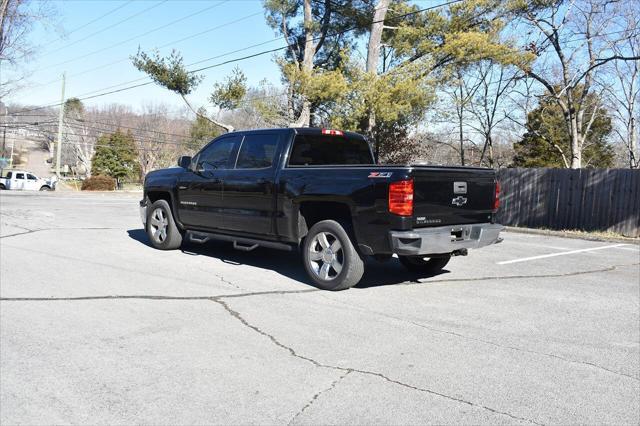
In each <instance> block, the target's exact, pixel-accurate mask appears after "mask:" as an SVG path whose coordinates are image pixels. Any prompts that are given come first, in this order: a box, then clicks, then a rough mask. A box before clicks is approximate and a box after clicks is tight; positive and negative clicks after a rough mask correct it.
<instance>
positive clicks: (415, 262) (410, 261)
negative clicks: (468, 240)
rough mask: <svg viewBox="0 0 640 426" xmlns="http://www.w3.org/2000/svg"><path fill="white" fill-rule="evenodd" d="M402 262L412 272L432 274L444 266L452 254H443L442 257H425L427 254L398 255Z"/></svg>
mask: <svg viewBox="0 0 640 426" xmlns="http://www.w3.org/2000/svg"><path fill="white" fill-rule="evenodd" d="M398 258H399V259H400V263H402V265H403V266H404V267H405V268H407V269H408V270H409V271H411V272H415V273H419V274H425V275H431V274H436V273H438V272H440V271H441V270H442V268H444V267H445V266H446V265H447V263H449V260H451V255H443V256H440V257H425V256H398Z"/></svg>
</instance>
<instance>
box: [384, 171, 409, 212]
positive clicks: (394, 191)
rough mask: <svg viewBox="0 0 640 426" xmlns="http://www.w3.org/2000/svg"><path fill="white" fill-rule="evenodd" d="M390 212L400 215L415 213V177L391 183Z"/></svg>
mask: <svg viewBox="0 0 640 426" xmlns="http://www.w3.org/2000/svg"><path fill="white" fill-rule="evenodd" d="M389 212H390V213H394V214H397V215H399V216H411V215H412V214H413V179H409V180H400V181H398V182H392V183H391V184H389Z"/></svg>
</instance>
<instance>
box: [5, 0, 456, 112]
mask: <svg viewBox="0 0 640 426" xmlns="http://www.w3.org/2000/svg"><path fill="white" fill-rule="evenodd" d="M164 1H168V0H164ZM462 1H463V0H451V1H449V2H446V3H442V4H439V5H436V6H430V7H426V8H423V9H418V10H415V11H412V12H408V13H405V14H403V15H398V16H395V17H393V18H392V19H389V20H394V21H395V20H397V19H402V18H406V17H407V16H411V15H415V14H418V13H422V12H425V11H428V10H433V9H437V8H440V7H445V6H449V5H452V4H455V3H460V2H462ZM385 21H387V19H380V20H377V21H372V22H371V24H375V23H380V22H385ZM359 28H360V26H354V27H351V28H347V29H344V30H342V31H338V32H336V33H333V34H329V35H327V36H326V37H336V36H339V35H342V34H345V33H348V32H351V31H354V30H357V29H359ZM320 38H321V37H320V36H319V37H315V38H314V39H313V41H317V40H319V39H320ZM290 46H291V45H290V44H287V45H285V46H281V47H277V48H274V49H269V50H264V51H261V52H257V53H254V54H251V55H246V56H243V57H240V58H235V59H230V60H227V61H223V62H218V63H216V64H213V65H209V66H206V67H202V68H198V69H195V70H190V71H188V73H190V74H193V73H196V72H201V71H204V70H208V69H212V68H216V67H220V66H223V65H228V64H231V63H234V62H240V61H245V60H247V59H252V58H255V57H258V56H263V55H266V54H269V53H275V52H278V51H281V50H285V49H288V48H289V47H290ZM151 83H153V81H149V82H146V83H140V84H135V85H132V86H127V87H123V88H121V89H116V90H112V91H109V92H104V93H99V94H96V95H92V96H86V97H83V98H78V99H79V100H81V101H82V100H87V99H94V98H98V97H101V96H107V95H111V94H114V93H119V92H123V91H126V90H131V89H135V88H138V87H142V86H147V85H149V84H151ZM59 105H62V104H61V103H54V104H51V105H45V106H41V107H37V108H31V109H27V110H22V111H17V112H13V113H11V114H10V115H15V114H18V113H20V112H30V111H36V110H39V109H44V108H50V107H53V106H59Z"/></svg>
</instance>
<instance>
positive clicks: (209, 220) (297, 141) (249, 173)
mask: <svg viewBox="0 0 640 426" xmlns="http://www.w3.org/2000/svg"><path fill="white" fill-rule="evenodd" d="M178 166H179V167H175V168H169V169H163V170H157V171H154V172H151V173H149V174H148V175H147V176H146V179H145V182H144V196H143V200H142V201H141V202H140V213H141V217H142V221H143V223H144V225H145V229H146V232H147V234H148V236H149V238H150V240H151V243H152V245H153V246H154V247H156V248H158V249H163V250H168V249H176V248H179V247H180V246H181V244H182V242H183V240H185V239H186V240H188V241H191V242H206V241H208V240H210V239H217V240H225V241H229V242H232V243H233V245H234V247H235V248H237V249H239V250H245V251H249V250H253V249H255V248H256V247H259V246H263V247H268V248H273V249H282V250H295V249H298V248H300V249H301V250H302V257H303V262H304V267H305V269H306V271H307V273H308V275H309V277H310V278H311V279H312V280H313V282H314V283H315V284H316V285H317V286H318V287H320V288H323V289H327V290H341V289H346V288H349V287H352V286H354V285H355V284H357V283H358V281H360V279H361V278H362V274H363V273H364V258H365V256H374V257H375V258H376V259H377V260H380V261H382V260H386V259H390V258H391V257H392V255H393V254H396V255H397V256H398V257H399V259H400V262H402V264H403V265H404V266H405V267H407V268H408V269H409V270H411V271H413V272H416V273H424V274H431V273H434V272H437V271H438V270H440V269H442V268H443V267H444V266H445V265H446V264H447V262H448V261H449V259H450V258H451V256H456V255H466V254H467V249H469V248H477V247H482V246H486V245H489V244H493V243H496V242H499V241H501V239H500V238H499V233H500V231H501V230H502V229H503V227H502V226H501V225H498V224H496V223H494V217H495V212H496V210H497V208H498V205H499V198H498V196H499V191H500V189H499V185H498V183H497V181H496V176H495V172H494V171H493V170H490V169H483V168H472V167H433V166H419V165H416V166H413V165H404V166H403V165H376V164H375V161H374V157H373V155H372V152H371V149H370V147H369V143H368V142H367V140H366V139H365V138H364V137H363V136H361V135H359V134H356V133H350V132H342V131H339V130H328V129H312V128H299V129H293V128H288V129H269V130H251V131H245V132H235V133H228V134H225V135H223V136H220V137H218V138H216V139H214V140H213V141H211V142H210V143H209V144H207V145H206V146H205V147H204V148H202V150H200V152H199V153H197V154H196V155H195V156H194V157H193V158H191V157H180V159H179V160H178Z"/></svg>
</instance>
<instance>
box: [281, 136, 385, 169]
mask: <svg viewBox="0 0 640 426" xmlns="http://www.w3.org/2000/svg"><path fill="white" fill-rule="evenodd" d="M350 164H374V161H373V155H372V154H371V150H370V149H369V143H368V142H367V141H366V140H364V139H357V138H349V137H346V136H336V135H297V136H296V138H295V140H294V141H293V148H292V149H291V155H290V156H289V165H290V166H331V165H350Z"/></svg>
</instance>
